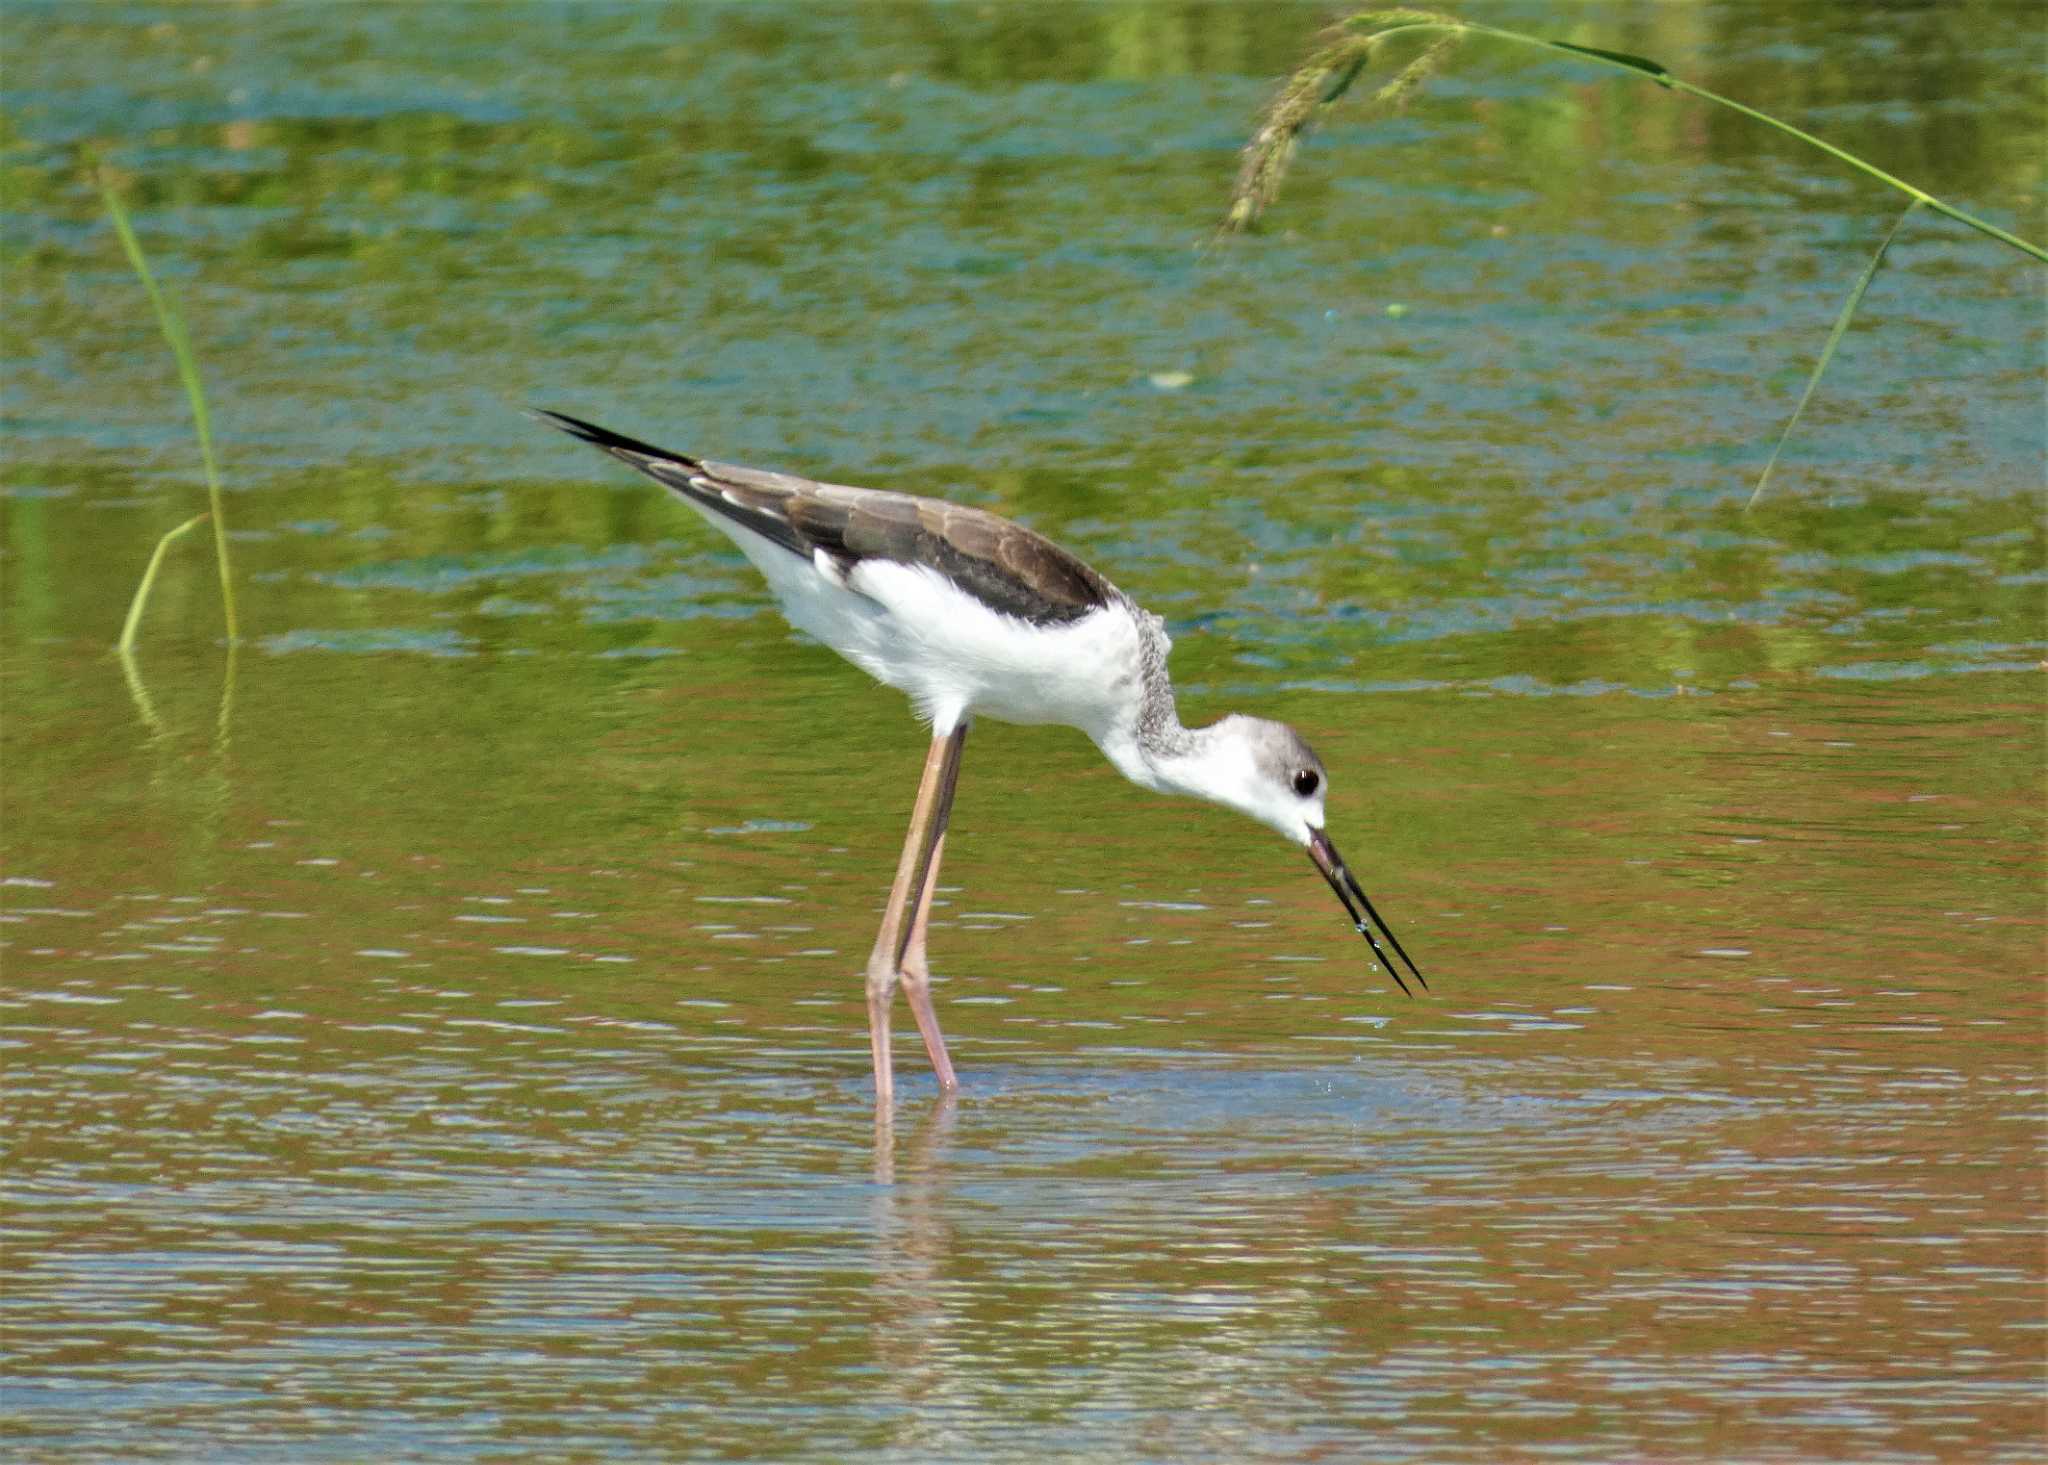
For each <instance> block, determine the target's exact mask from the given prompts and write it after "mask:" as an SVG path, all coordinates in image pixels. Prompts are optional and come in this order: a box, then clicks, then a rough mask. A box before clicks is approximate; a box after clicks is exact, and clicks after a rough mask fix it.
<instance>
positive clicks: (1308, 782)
mask: <svg viewBox="0 0 2048 1465" xmlns="http://www.w3.org/2000/svg"><path fill="white" fill-rule="evenodd" d="M1321 782H1322V780H1321V779H1320V778H1318V777H1316V771H1315V769H1313V768H1302V769H1298V770H1296V772H1295V775H1294V791H1295V792H1296V793H1298V794H1300V795H1301V796H1302V797H1303V798H1307V797H1308V796H1309V795H1310V794H1312V793H1314V792H1315V791H1316V786H1317V785H1318V784H1320V783H1321Z"/></svg>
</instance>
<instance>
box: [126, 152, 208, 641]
mask: <svg viewBox="0 0 2048 1465" xmlns="http://www.w3.org/2000/svg"><path fill="white" fill-rule="evenodd" d="M99 183H100V196H101V197H102V198H104V199H105V200H106V204H107V212H108V214H109V215H111V216H112V217H113V220H114V232H115V233H116V234H118V235H120V236H121V248H122V251H123V252H124V253H126V254H127V256H128V263H129V264H130V265H132V266H133V267H134V269H135V273H136V275H137V276H138V277H140V279H141V280H142V288H143V289H144V290H145V291H147V292H148V294H149V303H150V305H151V306H152V307H154V308H155V310H156V323H157V327H158V329H160V330H161V331H162V332H163V335H164V340H165V342H166V343H167V344H168V345H169V346H170V348H171V355H172V356H173V357H174V358H176V360H177V363H178V378H179V380H180V381H182V382H183V383H184V384H185V400H186V402H187V403H188V404H190V406H191V408H192V427H193V431H194V432H195V433H196V434H197V435H198V437H199V461H200V463H201V464H202V465H203V466H204V468H205V469H206V496H207V502H208V503H209V504H211V505H212V508H211V509H210V511H209V512H208V513H207V514H202V515H200V516H199V517H200V518H202V519H204V518H208V517H211V518H212V520H213V555H214V563H215V566H216V568H217V569H218V571H219V574H220V600H221V608H222V610H223V612H224V613H225V616H226V619H227V626H228V640H229V641H230V642H233V641H235V640H237V639H238V638H239V636H240V630H239V628H238V624H237V621H236V617H235V583H234V578H233V575H232V573H231V572H230V569H229V566H228V531H227V516H226V514H225V513H223V512H222V506H221V490H220V470H219V469H218V468H217V467H216V466H215V464H214V459H213V428H212V424H211V422H210V421H209V419H208V417H207V414H206V389H205V388H204V387H203V386H202V385H201V384H200V380H199V362H198V360H197V358H195V357H194V356H193V354H192V338H191V337H190V336H189V335H188V334H187V333H186V330H185V320H184V317H183V316H181V315H180V314H179V313H178V308H177V303H176V302H175V301H173V300H172V299H171V298H170V297H169V296H168V295H166V294H165V293H164V291H163V290H162V288H161V287H159V286H158V284H157V282H156V276H155V275H154V274H153V273H151V271H150V268H149V260H148V259H147V258H146V257H145V256H144V255H143V253H142V244H141V241H139V240H138V239H137V238H136V237H135V228H134V226H133V225H132V224H130V223H129V222H128V210H127V209H126V208H125V207H123V206H122V203H121V199H120V195H118V194H116V193H115V192H114V190H113V188H112V187H111V186H110V185H109V184H108V183H107V181H106V179H105V177H102V178H101V179H100V180H99ZM192 522H193V523H197V522H198V520H193V521H192ZM190 527H191V525H190V524H188V525H186V526H185V528H190ZM182 532H183V530H182V529H178V530H173V531H172V534H173V535H175V534H179V533H182ZM166 537H167V538H168V537H169V536H166ZM162 553H163V544H162V543H159V544H158V545H157V554H158V555H159V556H161V555H162ZM155 572H156V561H155V560H151V561H150V574H152V575H153V574H154V573H155ZM147 591H148V585H147V582H146V581H145V583H144V585H143V586H141V587H140V588H138V590H137V592H136V593H137V596H138V604H139V598H140V597H142V596H144V595H146V594H147ZM135 616H136V612H135V611H133V610H131V611H130V612H129V617H128V627H127V629H126V630H124V631H123V632H122V644H123V645H127V644H129V642H130V640H131V638H132V636H133V634H134V629H135Z"/></svg>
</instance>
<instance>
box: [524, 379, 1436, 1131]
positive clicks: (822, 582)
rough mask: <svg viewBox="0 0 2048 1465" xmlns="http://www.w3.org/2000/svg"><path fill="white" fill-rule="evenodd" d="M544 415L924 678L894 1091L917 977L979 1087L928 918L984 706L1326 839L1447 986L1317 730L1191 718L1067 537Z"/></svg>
mask: <svg viewBox="0 0 2048 1465" xmlns="http://www.w3.org/2000/svg"><path fill="white" fill-rule="evenodd" d="M535 415H536V416H537V417H539V418H540V419H541V420H543V421H545V422H548V423H550V424H552V425H553V426H555V427H559V428H560V429H561V430H562V431H564V432H566V433H569V434H571V435H572V436H574V437H578V438H581V439H582V440H583V441H584V442H587V443H592V444H595V445H596V446H597V447H600V448H602V449H604V451H605V452H607V453H609V454H611V455H612V456H613V457H614V458H617V459H618V460H619V461H620V462H622V463H624V464H626V465H627V466H628V467H632V468H637V469H638V470H639V471H640V472H642V473H644V474H646V475H647V476H648V477H649V478H652V479H653V480H654V481H655V482H656V483H659V484H661V485H662V486H663V487H665V488H668V489H670V490H672V491H673V492H674V493H675V494H676V495H677V496H678V497H679V498H681V499H682V500H683V501H684V502H685V503H687V504H689V505H690V507H691V508H693V509H696V510H697V511H698V512H699V513H701V514H702V515H703V516H704V517H705V519H707V520H708V521H709V522H710V523H711V524H712V525H714V526H715V527H716V528H718V529H719V530H721V531H723V532H724V533H725V534H726V535H727V536H728V537H729V538H730V539H731V540H732V541H733V543H734V544H737V545H738V546H739V548H740V552H741V553H742V554H744V555H746V557H747V558H748V559H749V560H751V561H752V562H753V564H754V566H755V568H756V569H758V570H760V572H761V573H762V574H763V575H765V576H766V577H767V579H768V584H769V587H770V588H771V589H773V590H774V591H775V595H776V598H777V599H778V600H780V601H781V603H782V613H783V614H784V615H785V616H786V617H788V619H789V621H790V623H791V624H792V625H795V626H797V627H799V628H800V629H802V630H805V631H808V632H809V633H810V634H811V635H813V636H816V637H817V638H818V639H819V640H820V641H823V642H824V643H825V644H826V645H827V646H830V647H831V648H832V649H833V650H834V651H837V652H838V653H839V654H840V655H841V656H844V657H845V658H846V659H847V660H848V661H851V662H852V663H853V664H854V665H855V666H858V667H859V668H860V669H861V670H863V671H865V672H866V673H867V674H868V675H869V676H872V677H874V678H875V679H876V680H877V681H880V682H883V683H886V684H887V685H889V686H892V687H895V688H898V689H899V690H901V691H903V692H907V693H908V694H909V695H910V698H911V700H912V701H913V702H914V703H915V704H916V705H917V710H918V712H919V714H920V715H921V716H922V717H923V718H924V719H925V720H926V721H927V722H929V723H930V724H931V729H932V745H931V751H930V752H929V753H928V754H927V755H926V757H925V764H924V776H923V778H922V779H921V780H920V782H919V784H918V789H917V803H916V805H915V806H914V808H913V810H912V813H911V816H910V830H909V833H908V834H907V835H906V836H905V837H904V841H903V856H902V858H901V860H900V861H898V863H897V866H896V882H895V884H894V885H893V886H892V887H891V888H890V891H889V904H888V907H887V909H886V910H885V911H884V912H883V915H882V928H881V930H880V931H879V932H877V933H876V935H875V946H874V950H873V952H871V953H870V954H869V956H868V966H867V996H868V1041H869V1045H870V1047H871V1048H872V1050H873V1055H874V1066H875V1098H876V1102H877V1103H887V1102H889V1101H890V1099H891V1098H892V1097H893V1093H894V1088H895V1083H894V1075H893V1069H892V1067H891V1064H890V1050H889V1014H890V1008H891V1006H892V1004H893V1002H894V1000H895V993H896V988H897V986H898V984H899V983H900V984H901V985H902V987H903V990H904V992H905V993H906V994H907V995H908V996H909V999H910V1010H911V1012H912V1014H913V1015H914V1016H915V1017H916V1019H917V1027H918V1031H919V1032H920V1033H921V1034H923V1036H924V1046H925V1052H926V1053H927V1054H929V1055H930V1057H931V1063H932V1069H933V1072H934V1073H936V1074H937V1076H938V1081H939V1087H940V1088H942V1089H946V1090H951V1089H954V1088H957V1087H958V1086H959V1080H958V1079H957V1078H955V1077H954V1074H953V1063H952V1060H951V1059H950V1058H948V1057H947V1056H946V1040H945V1039H944V1038H943V1037H941V1036H940V1034H939V1022H938V1017H937V1015H936V1014H935V1013H934V1012H933V1011H932V999H931V973H930V969H929V967H928V966H927V965H926V961H925V927H926V924H927V922H928V921H929V920H930V918H931V905H932V890H933V888H934V887H935V886H936V885H937V883H938V878H939V862H940V860H941V859H942V858H943V856H944V853H945V847H946V825H947V822H948V820H949V818H950V817H951V814H952V809H953V786H954V784H955V782H957V781H958V779H959V777H960V752H961V749H962V748H963V747H964V746H965V744H966V741H967V727H968V723H969V720H970V719H971V718H973V717H975V716H976V715H981V716H987V717H993V718H996V719H998V720H1000V721H1003V722H1024V723H1061V724H1064V725H1066V726H1068V727H1076V728H1079V729H1080V730H1081V731H1082V732H1084V733H1086V734H1087V735H1088V736H1089V737H1090V738H1092V739H1094V741H1095V745H1096V746H1097V747H1099V748H1101V749H1102V751H1103V754H1104V755H1105V756H1106V757H1107V758H1108V759H1109V761H1110V762H1112V763H1114V764H1115V765H1116V767H1117V769H1118V771H1119V772H1121V773H1122V774H1123V775H1124V776H1125V777H1126V778H1129V779H1130V780H1131V781H1132V782H1134V783H1139V784H1142V785H1144V786H1145V787H1146V788H1149V789H1156V790H1158V791H1159V792H1161V793H1177V794H1192V795H1194V796H1195V797H1196V798H1202V799H1209V800H1212V801H1214V802H1216V803H1219V804H1223V805H1225V806H1227V807H1229V808H1232V809H1236V810H1238V811H1239V812H1240V813H1244V814H1249V815H1250V816H1251V817H1252V818H1254V819H1256V820H1258V821H1259V822H1260V823H1261V824H1265V825H1269V826H1270V827H1272V828H1274V829H1277V830H1279V831H1280V832H1281V833H1282V834H1284V835H1286V836H1287V837H1288V838H1289V839H1291V840H1293V841H1294V842H1295V843H1296V844H1298V845H1300V846H1302V848H1304V849H1305V850H1307V851H1308V856H1309V858H1310V859H1311V860H1313V861H1314V862H1315V866H1316V868H1317V869H1318V870H1320V871H1322V873H1323V878H1324V879H1325V880H1327V881H1329V882H1330V888H1331V889H1332V890H1334V891H1336V892H1337V898H1338V899H1339V900H1341V901H1342V902H1343V903H1344V910H1345V912H1346V914H1348V915H1349V916H1350V917H1351V921H1352V924H1353V925H1354V926H1355V927H1356V928H1357V930H1358V932H1359V934H1360V935H1362V936H1364V937H1365V939H1366V941H1367V942H1369V943H1370V944H1371V946H1372V950H1373V954H1374V955H1375V956H1377V957H1378V958H1379V960H1380V963H1381V965H1382V966H1384V967H1385V968H1386V971H1387V974H1388V975H1389V976H1391V977H1392V978H1393V979H1394V981H1395V983H1396V985H1398V986H1399V987H1400V989H1401V990H1402V991H1403V992H1407V991H1408V984H1407V983H1406V982H1404V981H1402V979H1401V974H1400V972H1399V971H1397V970H1395V967H1394V964H1393V962H1392V961H1390V960H1389V959H1388V957H1387V954H1386V952H1385V951H1384V950H1383V949H1382V948H1381V946H1380V943H1379V940H1378V939H1377V938H1376V937H1375V936H1374V935H1373V930H1372V928H1373V925H1374V924H1377V925H1378V926H1379V928H1380V930H1381V931H1382V932H1383V933H1384V934H1385V935H1386V938H1387V941H1388V943H1389V944H1390V945H1392V946H1393V948H1394V950H1395V951H1396V952H1397V953H1399V954H1400V957H1401V960H1402V961H1404V962H1406V963H1407V965H1408V970H1409V971H1410V972H1411V973H1413V974H1414V977H1415V980H1416V981H1418V982H1421V983H1422V985H1423V987H1424V988H1427V987H1428V986H1429V983H1428V982H1426V981H1423V977H1422V973H1421V972H1420V971H1418V970H1417V969H1416V966H1415V963H1414V962H1413V961H1412V960H1410V959H1409V956H1408V953H1407V952H1406V951H1404V950H1402V947H1401V943H1400V941H1399V940H1398V939H1396V937H1395V935H1394V933H1393V931H1392V930H1391V929H1390V928H1389V927H1388V925H1387V923H1386V922H1385V921H1383V920H1381V919H1380V914H1379V912H1378V911H1376V910H1374V909H1373V906H1372V902H1371V901H1369V900H1367V899H1366V897H1365V891H1364V890H1362V889H1360V888H1359V884H1358V881H1357V879H1356V878H1355V877H1354V876H1353V875H1352V874H1351V871H1350V870H1349V869H1348V868H1346V866H1345V864H1344V861H1343V860H1342V859H1341V858H1340V857H1339V856H1338V854H1337V851H1336V848H1335V846H1333V845H1332V844H1331V843H1330V837H1329V835H1328V834H1326V833H1324V831H1323V795H1324V792H1325V790H1326V789H1327V787H1328V782H1329V780H1328V776H1327V775H1326V774H1325V772H1324V771H1323V764H1322V760H1321V759H1319V758H1317V757H1316V755H1315V753H1314V752H1313V751H1312V750H1311V749H1310V748H1309V746H1308V744H1307V743H1305V742H1303V741H1302V739H1301V735H1300V734H1299V733H1297V732H1295V730H1294V729H1293V728H1291V727H1289V726H1287V725H1286V724H1285V723H1280V722H1268V721H1266V720H1264V719H1262V718H1256V717H1243V716H1236V715H1233V716H1230V717H1226V718H1224V719H1223V720H1222V721H1221V722H1217V723H1212V724H1211V725H1210V726H1208V727H1198V728H1188V727H1183V726H1181V722H1180V718H1179V716H1178V715H1177V714H1176V712H1175V709H1174V701H1173V684H1172V682H1171V681H1169V680H1168V678H1167V675H1166V653H1167V651H1168V649H1169V648H1170V647H1171V644H1172V643H1171V642H1170V641H1168V639H1167V636H1166V628H1165V626H1164V625H1163V624H1162V623H1161V621H1160V619H1159V618H1158V617H1157V616H1155V615H1151V614H1149V613H1148V612H1146V611H1145V610H1144V609H1142V608H1141V607H1140V606H1139V605H1138V604H1137V602H1135V601H1133V600H1132V599H1131V598H1130V597H1129V596H1127V595H1125V594H1124V593H1123V592H1122V591H1121V590H1118V589H1117V588H1116V587H1115V586H1114V585H1112V584H1110V583H1109V581H1107V580H1105V579H1104V578H1103V577H1102V576H1101V575H1098V574H1097V573H1096V572H1095V571H1094V570H1092V569H1090V568H1089V567H1088V566H1087V565H1085V564H1083V563H1082V562H1081V561H1080V560H1079V559H1078V558H1076V557H1075V556H1074V555H1071V554H1069V553H1068V552H1067V551H1066V550H1064V549H1061V548H1060V547H1059V546H1058V545H1056V544H1054V543H1053V542H1052V541H1051V540H1049V539H1047V538H1045V537H1044V536H1043V535H1040V534H1036V533H1033V532H1032V531H1031V530H1029V529H1026V528H1024V527H1023V526H1022V525H1021V524H1013V523H1011V522H1010V521H1009V520H1007V519H1002V518H998V517H997V516H996V515H994V514H991V513H988V512H986V511H984V510H981V509H975V508H969V507H967V506H965V505H963V504H952V503H947V502H945V501H944V500H941V499H929V498H919V497H917V496H915V495H913V494H907V493H889V492H886V491H884V490H881V489H874V488H851V487H848V486H846V485H844V484H837V483H814V482H812V481H811V480H810V479H808V478H798V477H795V476H793V475H791V474H787V473H769V472H765V471H763V470H762V469H759V468H741V467H737V466H735V465H733V464H730V463H713V462H710V461H709V460H706V459H702V458H690V457H685V456H684V455H683V454H681V453H671V452H668V451H667V450H665V449H662V448H657V447H654V446H652V445H651V444H648V443H643V442H638V441H635V440H634V439H633V438H629V437H624V436H621V435H620V434H618V433H615V432H611V431H609V430H607V429H605V428H602V427H598V426H596V425H595V424H594V423H589V422H584V421H581V420H580V419H578V418H575V417H569V416H566V415H564V414H563V413H560V412H549V411H545V410H541V411H537V412H536V413H535Z"/></svg>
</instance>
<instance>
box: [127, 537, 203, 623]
mask: <svg viewBox="0 0 2048 1465" xmlns="http://www.w3.org/2000/svg"><path fill="white" fill-rule="evenodd" d="M206 517H207V515H205V514H194V515H193V516H192V517H191V518H189V519H187V520H186V521H185V522H184V523H182V524H180V525H179V526H178V527H177V528H175V529H173V530H171V532H170V533H168V534H166V535H165V536H164V537H163V538H162V539H159V540H158V541H157V542H156V552H155V553H154V554H152V555H151V556H150V557H149V568H148V569H146V570H144V571H143V572H142V583H141V584H139V585H137V586H136V587H135V598H134V599H133V600H131V601H129V602H128V619H127V620H125V621H123V622H122V623H121V639H120V641H119V643H118V644H117V649H118V650H119V651H120V653H121V654H122V655H123V656H127V655H130V654H132V653H133V652H134V650H135V632H136V629H137V628H138V627H139V626H141V624H142V610H143V607H144V606H146V605H148V604H149V592H150V591H151V590H152V589H154V588H155V586H156V572H157V571H158V570H161V569H162V568H163V566H164V551H166V550H168V549H169V548H170V547H171V541H172V540H174V539H177V538H179V537H181V536H182V535H184V534H186V533H187V532H189V531H190V530H193V529H196V528H198V527H199V524H200V522H201V521H202V520H204V519H205V518H206Z"/></svg>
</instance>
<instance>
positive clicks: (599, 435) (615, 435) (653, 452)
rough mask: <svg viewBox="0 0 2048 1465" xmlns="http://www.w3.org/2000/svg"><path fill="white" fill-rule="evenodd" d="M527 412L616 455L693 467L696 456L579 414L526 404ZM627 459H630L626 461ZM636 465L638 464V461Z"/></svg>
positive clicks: (538, 419) (535, 418) (537, 419)
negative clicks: (671, 449) (619, 430)
mask: <svg viewBox="0 0 2048 1465" xmlns="http://www.w3.org/2000/svg"><path fill="white" fill-rule="evenodd" d="M526 415H527V416H528V417H531V418H532V419H533V420H534V421H536V422H545V423H546V424H547V425H548V426H549V427H553V428H559V429H560V430H561V431H563V432H566V433H568V434H569V436H571V437H573V438H577V439H580V440H581V441H583V442H586V443H589V444H590V445H591V446H592V447H596V448H603V449H604V450H605V451H606V452H607V453H611V454H613V455H615V456H623V455H626V454H630V455H631V456H632V458H639V459H647V458H652V459H654V460H656V461H658V462H663V463H683V464H687V465H689V466H691V467H693V468H694V467H695V466H696V461H697V460H696V459H694V458H691V457H689V456H687V455H686V454H683V453H672V452H670V451H669V450H668V449H667V448H657V447H656V446H655V445H654V444H653V443H644V442H642V441H640V439H638V438H635V437H627V436H626V435H625V434H624V433H622V432H613V431H612V430H611V429H610V428H609V427H599V426H598V425H597V424H596V423H595V422H587V421H585V420H584V419H583V418H581V417H571V416H570V415H569V414H568V413H566V412H557V411H555V410H554V409H553V408H552V407H528V408H527V409H526ZM629 461H630V460H629ZM634 466H635V467H638V466H640V465H639V464H638V463H635V464H634Z"/></svg>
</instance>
